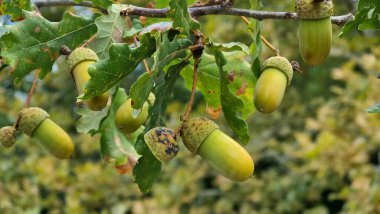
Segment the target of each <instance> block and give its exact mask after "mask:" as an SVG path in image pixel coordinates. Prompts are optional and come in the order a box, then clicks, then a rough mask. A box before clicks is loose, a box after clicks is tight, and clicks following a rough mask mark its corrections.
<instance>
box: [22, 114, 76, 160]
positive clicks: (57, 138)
mask: <svg viewBox="0 0 380 214" xmlns="http://www.w3.org/2000/svg"><path fill="white" fill-rule="evenodd" d="M19 127H20V129H21V130H22V131H23V132H24V133H25V134H26V135H28V136H30V137H32V138H36V139H37V140H38V141H39V142H40V144H41V145H42V146H43V147H44V148H45V149H47V150H48V151H49V152H50V153H51V154H52V155H54V156H55V157H57V158H60V159H67V158H70V157H71V156H72V154H73V152H74V144H73V142H72V140H71V138H70V136H69V135H68V134H67V133H66V132H65V131H64V130H63V129H62V128H61V127H60V126H58V125H57V124H56V123H55V122H53V121H52V120H50V119H49V114H48V113H47V112H46V111H44V110H43V109H41V108H37V107H31V108H27V109H24V110H22V111H21V112H20V123H19Z"/></svg>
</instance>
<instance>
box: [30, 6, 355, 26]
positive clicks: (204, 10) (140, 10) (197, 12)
mask: <svg viewBox="0 0 380 214" xmlns="http://www.w3.org/2000/svg"><path fill="white" fill-rule="evenodd" d="M34 4H35V5H36V6H37V7H49V6H82V7H91V8H96V9H99V10H100V11H102V12H106V9H104V8H101V7H97V6H94V5H93V4H92V3H91V2H80V3H76V2H72V1H67V0H63V1H47V2H45V1H36V2H35V3H34ZM168 12H169V9H168V8H163V9H154V8H144V7H137V6H133V5H129V6H127V8H126V9H124V10H123V11H122V12H121V14H122V15H124V16H127V15H137V16H146V17H156V18H164V17H167V15H168ZM189 13H190V15H191V16H206V15H229V16H245V17H250V18H254V19H257V20H264V19H288V20H297V19H298V16H297V14H296V13H295V12H271V11H256V10H248V9H240V8H226V7H223V6H220V5H214V6H206V7H190V8H189ZM353 18H354V15H352V14H351V13H348V14H345V15H340V16H332V17H331V22H332V23H333V24H336V25H343V24H345V23H346V22H348V21H350V20H352V19H353Z"/></svg>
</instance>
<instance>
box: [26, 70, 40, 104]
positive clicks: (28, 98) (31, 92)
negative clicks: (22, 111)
mask: <svg viewBox="0 0 380 214" xmlns="http://www.w3.org/2000/svg"><path fill="white" fill-rule="evenodd" d="M39 73H40V70H36V73H35V74H34V79H33V83H32V87H31V88H30V90H29V94H28V97H27V98H26V101H25V105H24V108H28V107H29V104H30V100H31V99H32V96H33V94H34V90H35V89H36V85H37V79H38V74H39Z"/></svg>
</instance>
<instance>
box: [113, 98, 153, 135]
mask: <svg viewBox="0 0 380 214" xmlns="http://www.w3.org/2000/svg"><path fill="white" fill-rule="evenodd" d="M155 99H156V97H155V96H154V94H153V93H150V94H149V97H148V100H147V101H146V102H145V103H144V105H143V107H142V108H141V109H140V111H139V112H138V111H137V110H135V109H134V108H133V107H132V99H131V98H129V99H127V100H126V101H125V102H124V103H123V104H122V105H121V106H120V107H119V109H118V110H117V111H116V115H115V124H116V127H117V129H118V130H119V131H120V132H122V133H124V134H131V133H133V132H135V131H136V130H137V129H139V128H140V127H141V126H142V125H143V124H144V123H145V121H146V119H147V118H148V116H149V114H148V113H149V112H148V110H149V105H153V103H154V101H155ZM135 112H138V114H137V115H134V113H135Z"/></svg>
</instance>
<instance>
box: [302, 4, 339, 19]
mask: <svg viewBox="0 0 380 214" xmlns="http://www.w3.org/2000/svg"><path fill="white" fill-rule="evenodd" d="M296 11H297V14H298V17H299V18H300V19H324V18H328V17H330V16H332V15H333V13H334V5H333V2H332V0H324V1H321V2H316V1H315V0H297V2H296Z"/></svg>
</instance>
